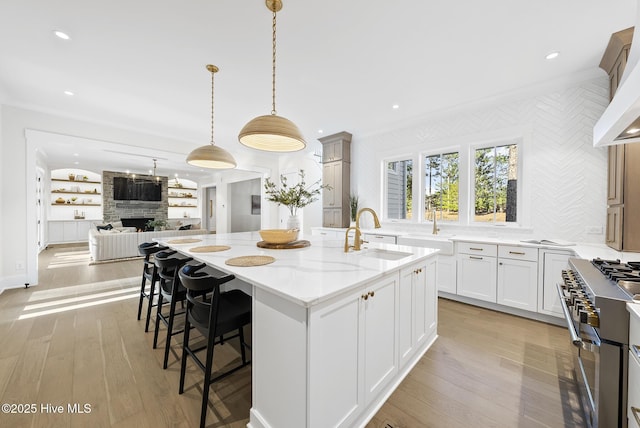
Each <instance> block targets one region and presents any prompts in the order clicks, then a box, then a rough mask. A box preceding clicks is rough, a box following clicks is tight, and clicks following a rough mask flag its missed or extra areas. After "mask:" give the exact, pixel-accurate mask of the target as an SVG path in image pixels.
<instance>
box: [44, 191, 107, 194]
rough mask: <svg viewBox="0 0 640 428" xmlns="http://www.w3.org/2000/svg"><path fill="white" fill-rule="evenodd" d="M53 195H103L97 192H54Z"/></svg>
mask: <svg viewBox="0 0 640 428" xmlns="http://www.w3.org/2000/svg"><path fill="white" fill-rule="evenodd" d="M51 193H65V194H70V195H102V193H97V192H67V191H66V190H52V191H51Z"/></svg>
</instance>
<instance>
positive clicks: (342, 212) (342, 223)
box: [318, 132, 351, 227]
mask: <svg viewBox="0 0 640 428" xmlns="http://www.w3.org/2000/svg"><path fill="white" fill-rule="evenodd" d="M318 140H319V141H320V142H321V143H322V184H328V185H329V186H330V187H331V188H330V189H323V191H322V225H323V226H324V227H349V222H350V215H349V212H350V208H349V193H350V191H351V134H349V133H348V132H339V133H337V134H333V135H329V136H326V137H322V138H319V139H318Z"/></svg>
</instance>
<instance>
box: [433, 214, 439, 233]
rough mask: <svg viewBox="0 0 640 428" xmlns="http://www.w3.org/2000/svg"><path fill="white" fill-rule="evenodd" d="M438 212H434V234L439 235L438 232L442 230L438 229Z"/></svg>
mask: <svg viewBox="0 0 640 428" xmlns="http://www.w3.org/2000/svg"><path fill="white" fill-rule="evenodd" d="M437 214H438V212H437V211H436V210H435V209H434V210H433V232H432V233H433V234H434V235H437V234H438V232H439V231H440V229H439V228H438V225H437V224H436V216H437Z"/></svg>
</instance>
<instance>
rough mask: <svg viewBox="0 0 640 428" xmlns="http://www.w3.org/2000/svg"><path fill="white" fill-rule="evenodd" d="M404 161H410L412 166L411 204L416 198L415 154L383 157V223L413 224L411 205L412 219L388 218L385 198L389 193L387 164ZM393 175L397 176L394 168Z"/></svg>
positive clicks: (387, 205)
mask: <svg viewBox="0 0 640 428" xmlns="http://www.w3.org/2000/svg"><path fill="white" fill-rule="evenodd" d="M404 161H411V163H412V165H413V171H412V173H411V180H412V183H411V186H412V187H411V199H412V204H413V203H414V202H415V196H416V188H415V174H416V167H415V165H416V159H415V154H404V155H396V156H389V157H383V158H382V165H381V171H382V177H381V179H382V195H381V199H380V200H381V201H382V219H383V220H384V221H389V222H393V223H413V222H414V221H415V215H414V212H415V206H414V205H412V212H411V213H412V217H411V218H390V217H389V201H388V198H387V195H388V192H389V183H388V180H387V171H388V170H389V168H388V164H389V163H392V162H396V163H397V162H404ZM393 173H395V174H399V172H398V168H397V167H394V168H393Z"/></svg>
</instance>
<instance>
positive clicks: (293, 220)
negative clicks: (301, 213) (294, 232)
mask: <svg viewBox="0 0 640 428" xmlns="http://www.w3.org/2000/svg"><path fill="white" fill-rule="evenodd" d="M287 229H300V218H299V217H298V215H297V214H296V215H290V216H289V219H288V220H287Z"/></svg>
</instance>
